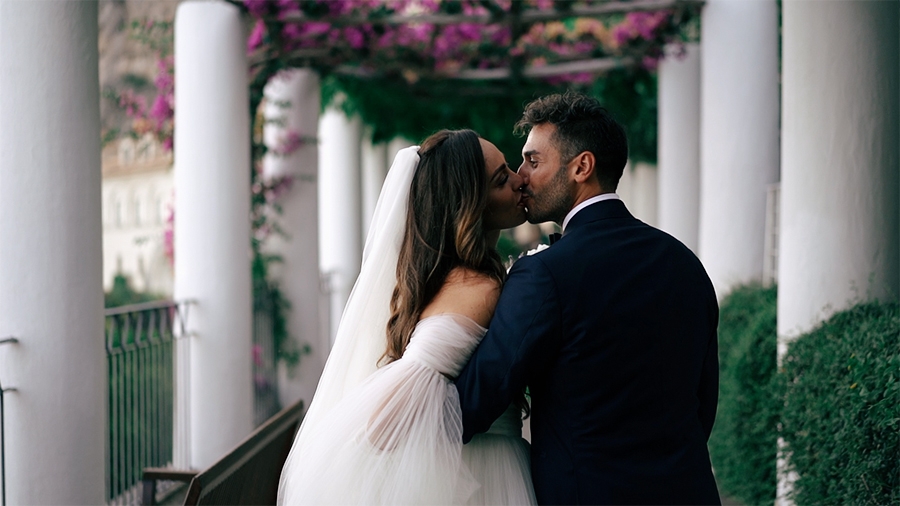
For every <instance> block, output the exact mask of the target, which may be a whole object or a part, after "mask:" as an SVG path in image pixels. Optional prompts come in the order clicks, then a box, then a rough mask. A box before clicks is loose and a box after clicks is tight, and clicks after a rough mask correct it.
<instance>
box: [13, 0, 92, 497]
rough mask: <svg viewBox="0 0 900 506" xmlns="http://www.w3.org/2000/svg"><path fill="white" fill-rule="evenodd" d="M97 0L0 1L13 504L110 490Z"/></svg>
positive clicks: (87, 495) (81, 495)
mask: <svg viewBox="0 0 900 506" xmlns="http://www.w3.org/2000/svg"><path fill="white" fill-rule="evenodd" d="M97 61H98V55H97V4H96V3H94V2H25V1H11V0H3V1H0V129H2V135H0V338H3V337H7V336H15V337H17V338H18V339H19V340H20V342H19V343H18V344H4V345H0V383H2V385H3V387H4V388H8V387H16V388H17V389H18V391H17V392H7V393H6V394H5V397H4V398H5V406H4V407H5V413H4V418H5V423H6V427H5V429H6V449H5V452H6V479H7V482H6V483H5V486H6V494H7V495H6V500H7V504H102V503H103V502H104V500H105V492H104V488H105V487H104V470H105V455H104V449H105V445H106V422H107V417H106V395H107V390H106V383H107V376H106V357H105V353H104V350H103V340H102V336H103V292H102V286H101V279H102V258H101V257H102V250H101V210H100V199H101V193H100V138H99V132H100V111H99V101H100V92H99V83H98V68H97Z"/></svg>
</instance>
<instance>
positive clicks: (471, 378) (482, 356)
mask: <svg viewBox="0 0 900 506" xmlns="http://www.w3.org/2000/svg"><path fill="white" fill-rule="evenodd" d="M559 326H560V311H559V298H558V294H557V289H556V284H555V282H554V279H553V277H552V275H551V274H550V271H549V269H548V268H547V266H546V265H545V264H544V263H543V261H542V260H541V259H540V258H539V257H538V256H531V257H524V258H521V259H519V260H518V261H517V262H516V263H515V264H514V265H513V268H512V270H511V271H510V273H509V277H508V278H507V280H506V284H505V285H504V287H503V291H502V293H501V294H500V300H499V301H498V303H497V308H496V310H495V311H494V317H493V319H492V320H491V325H490V328H489V329H488V332H487V334H486V335H485V336H484V339H482V341H481V344H480V345H479V346H478V348H477V349H476V350H475V353H473V354H472V357H471V359H470V360H469V363H468V364H467V365H466V366H465V368H463V370H462V372H461V373H460V375H459V377H458V378H457V380H456V388H457V389H458V390H459V399H460V406H461V408H462V419H463V442H464V443H468V442H469V441H470V440H471V439H472V436H473V435H475V434H477V433H479V432H484V431H486V430H487V429H488V428H490V426H491V424H492V423H493V422H494V420H496V419H497V417H499V416H500V414H502V413H503V412H504V411H505V410H506V408H508V407H509V405H510V403H511V402H512V400H513V398H514V397H515V396H516V395H517V394H518V393H520V392H522V391H523V390H524V388H525V386H526V385H527V384H528V382H529V381H530V380H531V379H532V378H533V377H534V374H535V372H536V371H537V370H538V368H539V367H540V366H541V365H542V364H544V363H546V358H547V357H548V356H550V355H551V354H553V353H554V352H555V350H556V346H557V343H558V340H557V339H556V336H557V334H558V329H559Z"/></svg>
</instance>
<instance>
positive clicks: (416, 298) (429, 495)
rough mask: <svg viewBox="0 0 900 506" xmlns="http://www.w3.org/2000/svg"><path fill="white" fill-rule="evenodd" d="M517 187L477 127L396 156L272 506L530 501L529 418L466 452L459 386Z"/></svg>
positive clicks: (516, 414)
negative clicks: (525, 435)
mask: <svg viewBox="0 0 900 506" xmlns="http://www.w3.org/2000/svg"><path fill="white" fill-rule="evenodd" d="M521 186H522V179H521V178H520V177H519V176H518V175H517V174H516V173H514V172H513V171H511V170H510V168H509V166H508V165H507V163H506V160H505V159H504V157H503V155H502V154H501V153H500V151H499V150H498V149H497V148H496V147H495V146H494V145H493V144H491V143H490V142H488V141H486V140H484V139H481V138H479V137H478V135H477V134H476V133H475V132H473V131H471V130H458V131H449V130H443V131H440V132H438V133H435V134H434V135H432V136H431V137H429V138H428V139H426V140H425V141H424V142H423V143H422V145H421V147H411V148H407V149H404V150H402V151H400V152H399V153H398V154H397V157H396V159H395V160H394V164H393V165H392V166H391V169H390V172H389V173H388V175H387V178H386V180H385V183H384V187H383V188H382V192H381V196H380V197H379V199H378V205H377V207H376V210H375V215H374V217H373V219H372V226H371V228H370V230H369V234H368V238H367V240H366V247H365V252H364V254H363V263H362V269H361V272H360V275H359V278H358V279H357V281H356V285H355V286H354V288H353V292H352V293H351V295H350V299H349V300H348V302H347V305H346V307H345V309H344V313H343V316H342V318H341V323H340V326H339V328H338V332H337V336H336V339H335V344H334V347H333V349H332V351H331V354H330V355H329V358H328V362H327V363H326V365H325V370H324V372H323V374H322V378H321V379H320V381H319V385H318V388H317V390H316V394H315V397H314V398H313V401H312V403H311V405H310V408H309V411H308V412H307V414H306V417H305V419H304V421H303V424H302V426H301V427H300V430H299V431H298V433H297V436H296V439H295V440H294V445H293V447H292V449H291V452H290V455H289V456H288V458H287V461H286V462H285V465H284V469H283V471H282V474H281V482H280V484H279V490H278V504H282V505H293V504H534V502H535V500H534V493H533V491H532V486H531V475H530V470H529V467H530V466H529V454H528V444H527V442H525V441H524V440H523V439H522V437H521V427H522V410H521V409H520V408H516V407H513V406H511V407H510V409H508V410H507V412H506V413H505V414H504V415H503V416H501V417H500V418H499V419H498V420H497V421H496V422H495V423H494V426H493V427H492V428H491V430H489V431H488V432H487V433H485V434H481V435H478V436H475V438H473V440H472V442H470V443H469V444H467V445H465V446H463V445H462V421H461V416H460V407H459V398H458V397H457V391H456V388H455V387H454V385H453V382H452V381H453V378H454V377H455V376H456V375H457V374H458V373H459V371H460V370H461V369H462V367H463V365H464V364H465V363H466V361H467V360H468V358H469V356H470V355H471V353H472V351H473V350H474V349H475V347H476V346H477V345H478V342H479V340H480V339H481V337H482V336H483V335H484V333H485V330H486V329H485V327H486V326H487V325H488V323H489V321H490V318H491V315H492V313H493V311H494V306H495V305H496V303H497V298H498V297H499V293H500V285H501V283H502V281H503V279H504V276H505V270H504V268H503V265H502V263H501V261H500V257H499V255H498V254H497V252H496V251H495V249H494V245H495V244H496V242H497V239H498V236H499V231H500V229H502V228H509V227H513V226H516V225H519V224H521V223H522V222H524V221H525V209H524V206H523V204H522V200H521V196H522V195H521V192H520V190H519V189H520V187H521ZM523 400H524V399H523Z"/></svg>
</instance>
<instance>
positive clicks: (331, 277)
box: [319, 107, 362, 340]
mask: <svg viewBox="0 0 900 506" xmlns="http://www.w3.org/2000/svg"><path fill="white" fill-rule="evenodd" d="M361 143H362V123H361V121H360V119H359V118H358V117H354V118H348V117H347V116H346V115H345V114H344V113H343V112H341V111H340V110H338V109H337V108H335V107H329V108H328V109H326V110H325V113H324V114H323V115H322V118H321V119H320V120H319V150H320V153H319V267H320V269H321V270H322V273H323V275H325V276H326V277H327V279H328V288H329V290H330V301H329V305H330V313H331V315H330V322H329V336H330V339H332V340H333V339H334V335H335V333H336V332H337V326H338V323H340V321H341V314H342V313H343V312H344V305H345V304H346V303H347V298H348V297H349V296H350V290H352V289H353V283H355V282H356V276H357V275H358V274H359V267H360V263H361V262H362V207H361V198H362V195H361V188H360V145H361Z"/></svg>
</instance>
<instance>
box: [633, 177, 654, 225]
mask: <svg viewBox="0 0 900 506" xmlns="http://www.w3.org/2000/svg"><path fill="white" fill-rule="evenodd" d="M657 173H658V171H657V170H656V165H653V164H652V163H646V162H637V163H635V164H634V171H633V173H632V175H633V178H632V181H633V182H634V188H633V189H632V193H631V197H632V200H633V202H634V206H633V212H634V216H635V217H636V218H637V219H639V220H641V221H643V222H644V223H646V224H648V225H652V226H654V227H655V226H656V225H657V223H658V222H659V221H658V218H657V215H658V213H657V203H658V201H659V197H658V188H657V187H658V185H657Z"/></svg>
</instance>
